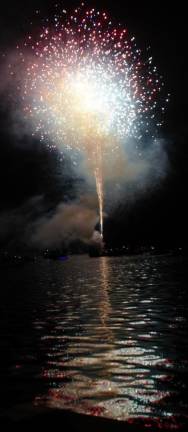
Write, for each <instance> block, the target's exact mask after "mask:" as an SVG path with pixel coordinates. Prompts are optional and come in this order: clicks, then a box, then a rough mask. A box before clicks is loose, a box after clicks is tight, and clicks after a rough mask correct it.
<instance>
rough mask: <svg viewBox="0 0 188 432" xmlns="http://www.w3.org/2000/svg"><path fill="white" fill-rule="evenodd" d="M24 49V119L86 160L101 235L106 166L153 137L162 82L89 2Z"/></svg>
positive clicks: (29, 41)
mask: <svg viewBox="0 0 188 432" xmlns="http://www.w3.org/2000/svg"><path fill="white" fill-rule="evenodd" d="M24 49H25V52H26V53H27V56H28V53H30V55H29V60H27V62H25V64H26V63H27V66H26V68H25V76H24V80H23V86H22V88H23V93H22V100H23V103H24V112H25V117H26V118H27V119H30V120H31V121H32V125H33V127H34V132H35V133H36V134H38V135H39V136H40V138H41V139H42V140H44V141H45V142H46V143H48V144H49V143H51V144H53V145H57V146H58V147H60V148H63V149H67V150H72V149H74V148H76V149H77V150H79V151H81V152H84V154H85V155H86V157H87V160H88V163H89V164H90V166H91V167H92V170H93V173H94V175H95V178H96V187H97V193H98V198H99V207H100V226H101V234H102V231H103V225H102V224H103V221H102V213H103V172H102V160H103V159H104V156H105V153H108V152H109V151H110V152H115V151H117V150H118V147H119V146H120V145H121V144H122V143H123V144H124V143H125V142H126V139H127V137H134V138H136V139H140V138H141V136H142V133H149V125H150V123H151V120H152V121H153V119H154V118H155V115H156V111H157V109H158V102H157V97H158V94H159V92H160V90H161V87H162V85H163V83H162V81H161V79H160V77H159V75H158V73H157V70H156V68H155V67H153V65H152V58H151V57H149V58H147V59H146V61H143V59H142V54H141V51H140V50H139V49H138V48H137V46H136V43H135V39H134V37H132V38H130V37H129V36H128V32H127V29H125V28H123V27H122V26H121V25H118V26H116V27H115V26H114V25H113V24H112V22H111V20H110V19H109V18H108V16H107V14H106V13H103V12H99V11H97V10H95V9H87V8H86V7H85V6H84V4H81V6H80V7H78V8H77V9H75V10H74V12H73V13H72V15H69V14H67V13H66V11H65V10H62V11H61V13H60V14H55V15H54V21H53V22H52V23H49V21H47V22H46V23H45V24H43V25H42V30H41V31H40V34H39V35H38V38H36V36H35V37H32V35H31V34H30V35H28V37H27V39H26V40H25V43H24ZM23 57H24V54H23Z"/></svg>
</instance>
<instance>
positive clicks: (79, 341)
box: [0, 256, 188, 421]
mask: <svg viewBox="0 0 188 432" xmlns="http://www.w3.org/2000/svg"><path fill="white" fill-rule="evenodd" d="M187 274H188V259H186V258H183V257H169V256H156V257H155V256H138V257H117V258H110V257H102V258H96V259H95V258H93V259H90V258H88V257H83V256H82V257H71V258H70V259H69V260H68V261H65V262H59V261H48V260H39V261H37V262H36V263H32V264H26V265H24V266H21V267H19V268H18V267H17V268H16V267H15V268H14V267H12V268H10V269H8V268H4V269H3V268H2V269H1V310H0V319H1V337H0V345H1V347H0V350H1V351H0V352H1V376H0V383H1V396H2V398H1V399H2V403H1V408H2V411H3V412H8V411H9V410H10V411H11V409H12V407H15V406H19V405H21V406H22V404H26V403H30V402H32V403H33V404H34V405H48V406H50V407H59V408H65V407H66V408H70V409H73V410H75V411H78V412H84V413H88V414H89V413H90V414H93V415H100V416H106V417H110V418H117V419H123V420H127V419H129V418H132V417H137V418H138V417H143V416H146V417H147V416H148V417H150V418H167V419H168V421H171V420H172V421H173V418H174V416H179V415H181V416H186V415H187V413H188V397H187V387H186V378H187V375H188V339H187V334H188V333H187V330H188V319H187V315H188V314H187V309H188V287H187V280H188V277H187Z"/></svg>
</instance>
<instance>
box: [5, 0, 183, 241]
mask: <svg viewBox="0 0 188 432" xmlns="http://www.w3.org/2000/svg"><path fill="white" fill-rule="evenodd" d="M88 3H89V4H91V5H95V6H96V7H99V8H103V9H105V10H108V12H109V13H110V14H111V15H112V17H114V19H115V20H117V21H121V22H122V23H125V25H126V26H127V27H128V29H129V32H130V33H131V34H133V35H135V37H136V41H137V44H138V46H140V47H141V48H142V47H146V46H151V53H152V55H153V58H154V63H155V64H156V65H157V67H158V68H159V70H160V72H161V74H162V75H163V77H164V82H165V86H166V89H167V92H169V93H170V94H171V100H170V103H169V105H168V107H167V110H166V114H165V124H164V126H163V127H162V130H161V136H162V137H163V138H164V140H165V149H166V152H167V157H168V160H169V163H168V170H167V175H166V177H165V179H163V181H162V182H160V183H158V184H157V185H155V187H154V188H151V189H150V191H149V192H147V194H146V195H142V196H141V197H140V198H139V199H137V200H136V202H134V203H131V204H129V205H128V204H127V203H126V201H125V202H121V205H119V206H118V207H117V208H116V210H114V211H113V213H112V215H111V216H110V218H109V219H108V220H106V224H105V236H106V238H107V241H108V242H109V243H112V244H114V245H115V244H121V243H122V242H126V241H128V242H129V243H131V242H132V243H134V244H137V243H138V244H155V245H161V246H167V247H171V246H175V247H181V246H186V244H187V240H188V230H187V221H188V210H187V208H186V207H187V163H188V149H187V138H188V132H187V114H188V113H187V100H188V95H187V59H186V57H187V44H186V36H187V35H186V28H187V22H186V19H187V18H186V17H187V14H186V11H185V6H183V2H177V3H175V4H172V3H171V4H170V2H169V3H167V2H164V1H163V2H139V4H138V5H137V4H136V3H135V2H132V1H126V2H123V1H122V2H111V1H104V0H103V1H102V2H100V1H95V2H94V1H93V2H91V1H89V2H88ZM63 4H64V5H65V7H67V4H68V5H70V4H73V5H77V2H70V1H69V2H66V1H65V2H63ZM52 5H53V2H52V1H41V0H38V1H36V0H34V1H32V2H31V3H30V4H29V5H28V4H27V2H23V1H16V2H10V1H9V2H7V3H6V4H4V5H3V6H1V17H0V27H1V35H0V50H1V55H2V54H3V53H6V52H8V51H9V50H12V49H14V47H15V45H16V43H17V41H18V42H19V40H20V39H21V38H22V37H24V35H25V33H27V31H28V25H29V21H32V16H34V12H35V10H36V9H40V10H41V11H43V12H44V14H46V15H48V14H49V13H51V11H52V10H53V8H52ZM1 93H2V95H1V101H2V103H1V104H0V141H1V144H0V145H1V153H0V154H1V157H0V188H1V201H0V207H1V212H6V211H10V210H11V211H12V210H13V209H15V208H18V207H19V206H22V205H23V204H24V202H26V201H27V200H28V199H29V198H32V197H33V196H37V195H43V196H45V202H46V203H47V204H46V205H48V206H50V205H51V206H53V205H56V204H57V203H58V202H59V201H61V200H65V201H66V200H67V199H69V198H74V197H75V193H76V188H77V184H78V183H79V182H80V183H81V182H82V179H77V180H76V182H74V181H73V180H72V178H73V174H72V170H71V166H70V164H69V162H68V161H67V163H66V164H64V165H62V163H60V161H59V155H58V152H49V151H47V149H46V148H45V146H44V145H42V144H41V143H40V142H39V141H38V140H37V139H36V138H35V139H32V138H29V137H28V136H21V137H19V136H17V137H16V136H14V137H13V135H12V134H11V133H9V132H10V130H11V127H12V123H11V114H10V110H9V107H8V105H7V104H6V103H5V102H6V91H1ZM62 167H63V169H62ZM67 172H68V175H67ZM64 173H66V176H65V175H64ZM65 178H66V180H65Z"/></svg>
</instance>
